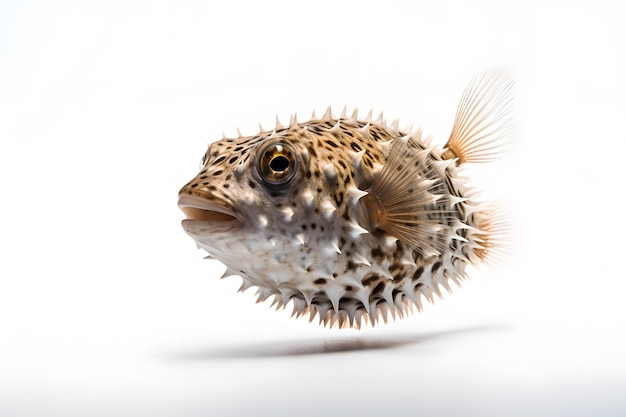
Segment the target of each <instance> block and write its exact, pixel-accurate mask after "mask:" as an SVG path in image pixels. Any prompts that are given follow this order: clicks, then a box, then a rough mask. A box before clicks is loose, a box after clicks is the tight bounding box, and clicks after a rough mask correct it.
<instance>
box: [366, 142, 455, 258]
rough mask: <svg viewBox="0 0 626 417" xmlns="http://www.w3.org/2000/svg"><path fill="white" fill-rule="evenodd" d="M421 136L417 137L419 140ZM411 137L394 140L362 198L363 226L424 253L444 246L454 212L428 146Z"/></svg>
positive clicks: (440, 251)
mask: <svg viewBox="0 0 626 417" xmlns="http://www.w3.org/2000/svg"><path fill="white" fill-rule="evenodd" d="M417 139H418V140H419V138H417ZM414 140H415V139H414V138H411V137H409V136H405V137H400V138H397V139H395V140H394V142H393V145H392V147H391V151H390V153H389V157H388V158H387V161H386V163H385V166H384V167H383V169H382V170H381V172H380V174H379V175H378V176H377V177H376V179H375V180H374V182H373V183H372V185H371V186H370V187H369V188H368V189H367V192H368V194H367V195H366V196H365V197H363V198H362V199H361V200H360V202H359V203H360V216H361V219H360V220H361V221H362V222H361V224H363V225H366V227H367V226H369V230H371V231H374V230H376V229H382V230H384V231H385V232H387V233H389V234H390V235H392V236H394V237H396V238H398V239H400V240H401V241H402V242H403V243H405V244H406V245H408V246H409V247H411V248H413V249H415V250H417V251H418V252H419V253H420V254H422V255H423V256H431V255H438V254H440V253H442V252H443V251H444V250H445V249H446V245H447V242H448V236H449V233H450V227H449V226H448V220H449V219H450V218H451V217H452V216H453V213H452V212H451V209H450V205H449V204H448V203H447V202H446V201H444V200H441V199H447V194H445V191H444V190H445V185H444V184H443V181H442V179H441V177H440V174H439V173H438V171H437V169H436V167H434V166H433V165H432V164H429V163H428V160H427V158H428V150H427V149H423V148H421V147H420V146H419V145H418V144H417V143H415V142H414Z"/></svg>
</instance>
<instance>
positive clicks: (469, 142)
mask: <svg viewBox="0 0 626 417" xmlns="http://www.w3.org/2000/svg"><path fill="white" fill-rule="evenodd" d="M513 84H514V82H513V79H512V78H511V76H510V74H509V73H508V72H504V71H487V72H484V73H480V74H478V75H476V76H474V78H473V79H472V81H471V82H470V83H469V85H468V86H467V88H466V89H465V92H464V93H463V97H462V98H461V102H460V103H459V108H458V110H457V113H456V118H455V120H454V127H453V128H452V133H451V134H450V138H449V139H448V143H446V147H447V148H448V150H447V151H446V152H445V153H444V154H443V157H444V158H445V159H450V158H458V161H457V163H458V164H462V163H465V162H489V161H493V160H495V159H498V158H499V157H500V156H501V155H502V154H503V153H504V152H505V151H506V149H507V147H508V146H509V145H510V143H511V140H510V136H511V133H512V127H513V123H512V122H513V121H512V101H513V97H512V92H513Z"/></svg>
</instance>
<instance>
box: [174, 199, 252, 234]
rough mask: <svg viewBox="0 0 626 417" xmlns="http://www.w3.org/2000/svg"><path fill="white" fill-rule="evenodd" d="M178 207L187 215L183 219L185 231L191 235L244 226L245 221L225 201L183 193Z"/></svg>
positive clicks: (224, 230) (225, 230)
mask: <svg viewBox="0 0 626 417" xmlns="http://www.w3.org/2000/svg"><path fill="white" fill-rule="evenodd" d="M178 207H179V208H180V209H181V210H182V211H183V213H185V215H186V216H187V218H186V219H184V220H183V221H182V223H181V224H182V226H183V229H184V230H185V232H187V233H188V234H190V235H203V234H208V233H218V232H228V231H231V230H235V229H238V228H240V227H242V226H243V221H242V220H241V219H240V217H239V216H238V215H237V213H235V211H234V210H233V209H231V208H230V207H228V206H227V205H226V204H225V203H224V202H221V201H216V200H213V199H207V198H205V197H201V196H196V195H181V196H179V198H178Z"/></svg>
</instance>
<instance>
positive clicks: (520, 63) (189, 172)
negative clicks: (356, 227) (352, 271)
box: [0, 0, 626, 416]
mask: <svg viewBox="0 0 626 417" xmlns="http://www.w3.org/2000/svg"><path fill="white" fill-rule="evenodd" d="M409 4H410V6H409ZM625 18H626V14H625V12H624V3H623V2H619V1H613V2H611V1H593V2H592V1H587V2H576V1H562V2H559V1H550V0H541V1H524V2H515V3H512V2H496V1H494V2H487V1H486V2H467V1H458V2H452V1H445V2H444V1H442V2H430V1H429V2H393V1H386V2H339V1H334V2H306V3H305V2H284V3H278V2H225V1H219V2H201V1H198V2H191V1H145V2H138V1H106V2H104V1H103V2H80V1H76V2H71V1H41V2H36V1H24V2H20V1H10V0H9V1H2V2H0V192H1V194H0V195H1V198H2V200H1V203H2V204H1V205H0V415H2V416H57V415H59V416H61V415H62V416H87V415H89V416H113V415H114V416H205V415H207V416H208V415H211V416H223V415H224V416H226V415H233V416H235V415H255V416H265V415H268V416H281V415H285V416H286V415H299V416H318V415H355V416H370V415H428V416H448V415H466V416H502V415H545V416H556V415H563V416H565V415H567V416H576V415H580V416H588V415H598V416H617V415H624V414H626V395H625V393H626V359H625V358H624V352H626V334H625V330H624V329H625V328H626V307H624V305H625V303H624V301H623V300H624V293H625V292H626V276H625V273H624V268H623V265H624V263H623V259H624V256H625V255H624V245H623V240H624V221H623V207H624V206H623V204H622V203H621V202H622V201H623V199H622V194H623V190H624V181H623V180H624V170H623V166H624V150H625V148H624V143H625V139H626V137H625V136H626V135H625V133H624V122H623V121H624V119H625V117H626V104H625V103H626V102H625V99H624V97H625V95H626V82H625V81H624V74H625V73H626V66H625V62H624V58H625V52H624V51H625V42H624V39H626V30H625V29H624V27H625V26H624V21H625ZM493 67H507V68H509V69H510V70H511V71H512V72H513V73H514V75H515V78H516V80H517V93H516V109H517V110H516V112H517V114H516V117H517V125H518V129H517V141H516V145H515V148H514V149H513V153H512V154H511V156H509V157H508V158H507V159H505V160H503V161H501V162H498V163H495V164H490V165H485V166H477V167H475V168H476V169H474V170H473V171H472V172H473V173H474V175H475V177H476V181H477V183H478V184H480V185H481V186H482V188H484V189H485V190H487V191H488V194H487V195H488V196H492V197H494V198H497V199H499V200H500V201H502V202H504V203H505V204H506V205H507V206H508V207H509V208H510V210H511V213H512V216H513V218H514V219H515V220H514V224H515V230H516V231H515V244H514V247H513V255H512V256H511V257H510V259H509V260H508V261H507V263H506V264H505V265H504V266H502V267H500V268H497V269H489V268H484V269H481V270H479V271H476V270H473V271H471V274H472V280H471V281H469V282H467V283H466V284H465V285H464V287H463V288H462V289H457V290H455V292H454V294H452V295H448V296H446V297H445V299H444V300H442V301H437V302H436V303H435V305H429V306H427V307H426V309H425V311H424V312H423V313H422V314H419V315H415V316H412V317H409V318H407V319H405V320H404V321H401V322H396V323H392V324H388V325H386V326H384V325H383V326H377V327H376V328H374V329H365V330H361V331H356V330H336V329H334V330H328V329H324V328H322V327H319V326H318V325H316V324H309V323H308V322H307V321H306V320H293V319H290V318H289V313H288V312H285V311H279V312H275V311H273V310H270V309H269V308H268V306H267V305H256V304H254V295H253V292H252V291H250V292H249V293H244V294H238V293H236V289H237V288H238V286H239V279H236V278H231V279H228V280H218V277H219V276H220V275H221V273H222V271H223V266H221V265H219V264H217V263H213V262H211V261H203V260H202V259H201V258H202V256H203V254H202V253H201V252H200V251H197V250H196V249H195V245H194V243H193V241H192V240H191V239H190V238H189V237H188V236H186V235H185V233H184V232H183V231H182V229H181V227H180V225H179V222H180V220H181V219H182V213H181V212H180V211H179V210H178V209H177V207H176V195H177V191H178V189H179V188H180V187H181V186H182V185H183V184H184V183H185V182H187V181H188V180H189V179H191V178H192V177H193V176H194V175H195V173H196V171H197V168H198V163H199V159H200V157H201V156H202V154H203V152H204V150H205V149H206V145H207V143H209V142H211V141H213V140H217V139H219V138H221V131H222V130H224V131H225V132H226V134H227V135H235V134H236V128H237V127H239V128H241V130H242V132H243V133H245V134H253V133H255V131H256V129H257V127H256V126H257V122H259V121H260V122H261V123H262V124H263V125H264V126H266V127H269V126H272V124H273V122H274V116H275V114H278V115H279V117H281V119H282V120H284V121H286V120H288V117H289V115H290V114H291V113H292V112H298V114H299V115H300V120H301V121H304V120H306V118H307V116H308V115H309V114H310V112H311V110H313V109H316V110H317V111H318V112H319V111H322V110H323V109H324V108H325V107H326V106H327V105H329V104H332V105H333V106H337V107H338V108H339V109H340V108H341V107H342V106H343V105H344V104H345V105H348V107H349V108H350V109H351V108H352V107H354V106H358V107H359V108H362V109H363V110H364V111H367V110H368V109H369V108H374V110H375V111H381V110H384V111H385V113H386V114H387V115H388V116H389V117H390V118H394V117H400V120H401V124H403V125H408V124H410V123H415V124H416V126H419V125H421V126H423V127H424V128H425V130H426V131H427V132H429V133H431V134H433V135H434V136H435V137H436V139H437V140H438V141H440V143H444V142H445V139H446V137H447V136H446V135H447V134H448V133H449V131H450V128H451V124H452V120H453V117H454V113H455V111H456V105H457V101H458V99H459V98H460V95H461V93H462V90H463V88H464V86H465V84H466V83H467V81H468V80H469V79H470V77H471V76H472V75H473V74H474V73H476V72H478V71H482V70H485V69H489V68H493Z"/></svg>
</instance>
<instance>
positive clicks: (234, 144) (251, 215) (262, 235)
mask: <svg viewBox="0 0 626 417" xmlns="http://www.w3.org/2000/svg"><path fill="white" fill-rule="evenodd" d="M314 147H315V144H314V141H313V140H312V139H311V137H310V136H309V135H307V133H306V128H295V129H287V128H285V129H283V130H278V131H272V132H261V133H260V134H258V135H256V136H251V137H239V138H234V139H223V140H220V141H217V142H214V143H212V144H211V145H210V147H209V149H208V151H207V152H206V154H205V156H204V158H203V164H202V165H203V166H202V169H201V171H200V172H199V173H198V174H197V175H196V177H195V178H194V179H192V180H191V181H190V182H188V183H187V184H186V185H185V186H184V187H183V188H182V189H181V190H180V192H179V201H178V205H179V207H180V208H181V210H182V211H183V212H184V213H185V216H186V219H185V220H183V222H182V226H183V228H184V230H185V231H186V232H187V234H189V235H190V236H191V237H192V238H193V239H194V240H196V242H197V243H198V245H199V246H200V247H202V248H204V249H205V250H207V251H208V252H209V253H210V254H211V255H213V256H214V257H216V258H218V259H220V260H222V261H223V262H224V263H226V264H227V265H228V261H229V259H230V258H231V257H235V258H240V257H242V256H246V255H248V254H249V253H255V254H259V253H261V252H265V253H267V254H268V255H269V256H271V252H275V253H276V254H277V255H275V256H274V257H276V256H279V255H280V256H282V257H283V259H284V262H287V263H288V262H291V261H295V260H290V259H289V257H290V256H293V257H295V256H298V252H300V251H299V250H293V249H297V248H293V246H294V245H295V246H299V247H301V246H303V244H304V242H307V243H308V244H313V242H315V241H316V240H319V238H320V236H323V237H324V239H326V240H327V239H329V238H330V237H332V233H333V227H332V224H331V223H334V219H333V218H332V216H330V215H329V214H330V213H332V212H333V211H335V210H336V204H335V203H330V202H329V196H328V193H329V189H330V188H331V187H330V186H331V185H333V184H329V178H327V177H326V176H324V175H323V174H322V173H321V168H320V167H319V166H320V164H321V165H323V164H322V163H321V162H320V161H319V160H318V158H317V157H316V152H315V150H314ZM334 174H335V173H334ZM330 180H332V178H330ZM324 214H326V216H324ZM318 217H322V219H320V221H316V219H317V218H318ZM324 226H326V228H325V227H324ZM285 258H286V259H285ZM251 268H252V267H251ZM253 269H257V268H256V267H255V268H253Z"/></svg>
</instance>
